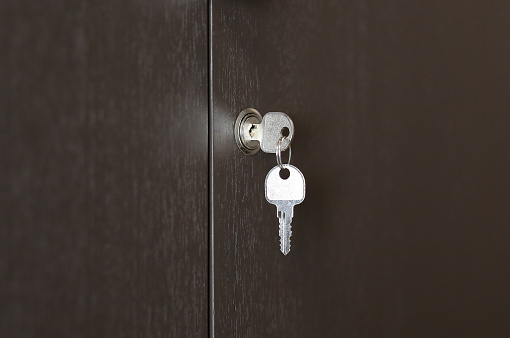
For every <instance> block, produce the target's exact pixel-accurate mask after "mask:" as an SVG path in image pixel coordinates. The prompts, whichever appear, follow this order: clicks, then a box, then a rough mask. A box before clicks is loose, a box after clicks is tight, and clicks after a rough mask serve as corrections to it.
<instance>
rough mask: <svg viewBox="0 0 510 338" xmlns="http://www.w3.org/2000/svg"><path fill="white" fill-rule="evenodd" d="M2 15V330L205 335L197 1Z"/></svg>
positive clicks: (201, 28) (12, 9)
mask: <svg viewBox="0 0 510 338" xmlns="http://www.w3.org/2000/svg"><path fill="white" fill-rule="evenodd" d="M0 18H1V20H0V21H1V22H2V28H1V29H0V30H1V31H0V32H1V33H0V34H1V35H0V39H1V45H2V53H1V54H0V72H1V79H0V86H1V87H0V89H1V90H0V97H1V99H0V107H1V110H0V137H1V143H0V144H1V159H0V170H1V175H0V182H1V191H0V196H1V197H0V208H1V211H0V280H1V287H0V336H2V337H125V336H132V337H134V336H136V337H142V336H148V337H161V336H162V337H168V336H171V337H185V336H189V337H192V336H193V337H197V336H205V335H207V330H208V324H207V297H208V293H207V264H208V258H207V257H208V253H207V250H208V246H207V241H208V239H207V232H208V231H207V224H208V219H207V217H208V216H207V214H208V195H207V180H208V179H207V172H208V164H207V158H208V155H207V149H208V139H207V129H208V124H207V115H208V110H207V105H208V100H207V88H208V87H207V76H208V75H207V2H205V1H167V0H158V1H150V0H149V1H117V0H108V1H93V0H86V1H71V2H68V1H59V0H54V1H50V2H47V1H42V2H41V1H35V0H34V1H31V0H24V1H2V3H1V4H0Z"/></svg>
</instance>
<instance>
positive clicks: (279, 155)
mask: <svg viewBox="0 0 510 338" xmlns="http://www.w3.org/2000/svg"><path fill="white" fill-rule="evenodd" d="M284 138H285V136H283V135H282V136H281V137H280V139H279V140H278V144H277V146H276V163H278V166H279V167H280V169H284V168H283V163H282V141H283V139H284ZM291 156H292V149H291V148H290V143H289V160H288V161H287V165H289V164H290V157H291Z"/></svg>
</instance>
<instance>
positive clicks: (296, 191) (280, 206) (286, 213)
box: [265, 164, 306, 255]
mask: <svg viewBox="0 0 510 338" xmlns="http://www.w3.org/2000/svg"><path fill="white" fill-rule="evenodd" d="M283 168H285V169H288V170H289V172H290V176H289V177H288V178H287V179H283V178H281V177H280V170H281V169H280V167H279V166H276V167H274V168H273V169H271V170H270V171H269V173H268V174H267V176H266V183H265V190H266V200H267V201H268V202H269V203H271V204H274V205H276V213H277V216H278V219H279V221H280V250H281V251H282V253H283V254H284V255H287V254H288V253H289V251H290V236H291V235H292V231H291V230H290V224H291V222H292V216H294V206H295V205H296V204H299V203H301V202H303V200H304V199H305V190H306V185H305V177H304V176H303V174H302V173H301V171H299V169H298V168H296V167H294V166H292V165H290V164H284V165H283Z"/></svg>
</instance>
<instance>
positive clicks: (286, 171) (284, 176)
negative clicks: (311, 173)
mask: <svg viewBox="0 0 510 338" xmlns="http://www.w3.org/2000/svg"><path fill="white" fill-rule="evenodd" d="M289 176H290V171H289V169H287V168H283V169H280V177H281V179H282V180H286V179H287V178H289Z"/></svg>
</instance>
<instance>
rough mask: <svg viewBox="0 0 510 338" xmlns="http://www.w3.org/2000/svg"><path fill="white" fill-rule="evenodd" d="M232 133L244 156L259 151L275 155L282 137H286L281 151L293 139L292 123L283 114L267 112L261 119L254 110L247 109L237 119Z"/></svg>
mask: <svg viewBox="0 0 510 338" xmlns="http://www.w3.org/2000/svg"><path fill="white" fill-rule="evenodd" d="M234 133H235V138H236V143H237V146H238V147H239V148H240V149H241V150H242V151H243V152H244V153H245V154H248V155H254V154H256V153H257V152H258V151H259V150H260V149H262V151H263V152H265V153H270V154H275V153H276V146H277V144H278V140H279V139H280V137H281V136H282V135H283V136H286V137H285V139H284V140H283V141H282V144H281V150H282V151H284V150H286V149H287V148H288V147H289V145H290V143H291V142H292V138H293V137H294V123H293V122H292V120H291V119H290V117H289V116H288V115H287V114H285V113H281V112H269V113H266V114H265V115H264V117H262V116H261V115H260V113H259V112H258V111H257V110H256V109H253V108H247V109H245V110H243V111H242V112H241V113H240V114H239V116H238V117H237V120H236V123H235V127H234Z"/></svg>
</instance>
